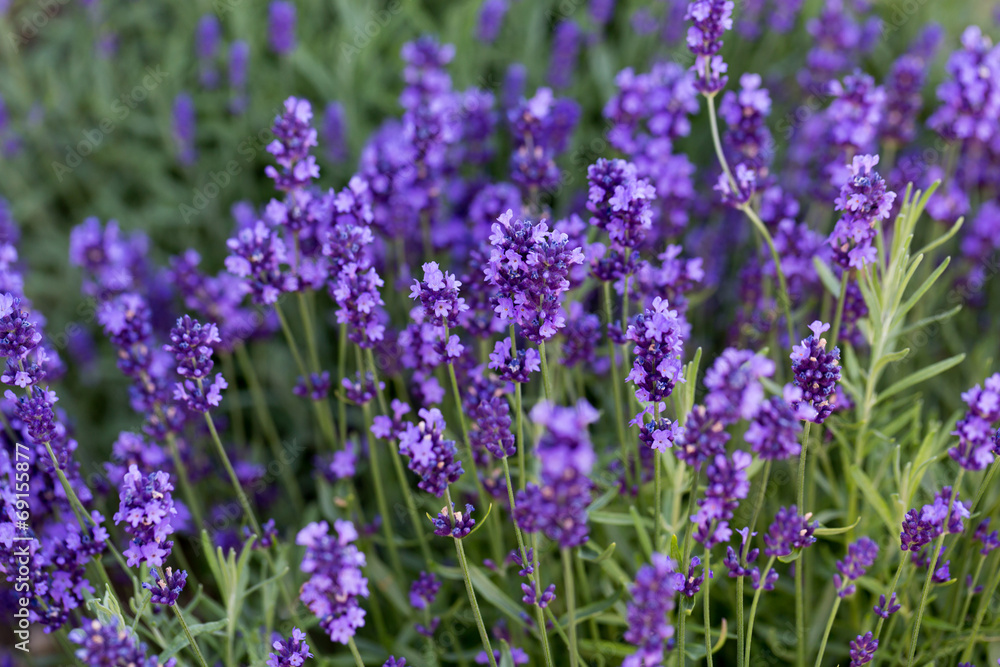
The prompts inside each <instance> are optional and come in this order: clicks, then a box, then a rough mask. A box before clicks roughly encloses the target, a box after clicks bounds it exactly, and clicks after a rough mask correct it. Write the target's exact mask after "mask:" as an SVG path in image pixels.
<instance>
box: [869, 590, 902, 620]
mask: <svg viewBox="0 0 1000 667" xmlns="http://www.w3.org/2000/svg"><path fill="white" fill-rule="evenodd" d="M872 609H874V610H875V613H876V614H878V615H879V616H880V617H882V618H889V617H890V616H892V615H893V614H895V613H896V612H897V611H899V610H900V609H902V605H900V604H897V603H896V594H895V593H893V594H892V595H891V596H890V597H889V601H888V602H886V599H885V595H879V596H878V604H877V605H875V606H874V607H872Z"/></svg>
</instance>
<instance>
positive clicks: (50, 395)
mask: <svg viewBox="0 0 1000 667" xmlns="http://www.w3.org/2000/svg"><path fill="white" fill-rule="evenodd" d="M4 397H5V398H6V399H7V400H9V401H11V402H12V403H13V404H14V414H15V415H16V416H17V418H18V419H20V420H21V423H22V424H24V428H25V430H26V431H27V432H28V435H29V436H30V437H31V440H32V441H33V442H34V443H35V444H36V445H44V444H45V443H46V442H52V440H53V439H54V438H55V436H56V432H57V429H58V428H59V423H58V421H57V420H56V415H55V411H54V409H53V406H54V405H55V404H56V402H57V401H58V400H59V398H58V397H57V396H56V392H54V391H52V390H51V389H42V388H41V387H38V386H34V387H32V388H31V389H30V390H29V392H28V394H27V395H26V396H21V397H18V396H16V395H15V394H14V392H12V391H11V390H9V389H8V390H7V391H5V392H4ZM54 449H55V448H54ZM56 454H57V458H59V457H58V455H59V451H58V450H56Z"/></svg>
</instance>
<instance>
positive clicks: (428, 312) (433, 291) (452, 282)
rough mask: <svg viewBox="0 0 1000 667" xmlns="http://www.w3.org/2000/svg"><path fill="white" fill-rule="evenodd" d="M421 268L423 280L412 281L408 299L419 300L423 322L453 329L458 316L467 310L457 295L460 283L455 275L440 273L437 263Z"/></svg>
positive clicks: (428, 263) (463, 300) (427, 264)
mask: <svg viewBox="0 0 1000 667" xmlns="http://www.w3.org/2000/svg"><path fill="white" fill-rule="evenodd" d="M423 268H424V279H423V280H422V281H420V280H414V281H413V282H414V284H413V286H412V287H410V298H411V299H417V300H419V302H420V307H421V308H422V309H423V317H422V319H423V320H424V321H427V322H431V323H432V324H436V325H438V326H442V327H449V328H454V327H455V326H456V325H457V324H458V318H459V316H460V315H461V314H462V313H464V312H465V311H467V310H468V309H469V307H468V306H467V305H466V304H465V299H463V298H462V297H460V296H459V295H458V288H459V287H461V286H462V283H461V282H460V281H459V280H457V279H456V278H455V274H453V273H448V272H447V271H442V270H441V268H440V267H439V266H438V263H437V262H427V263H426V264H424V267H423Z"/></svg>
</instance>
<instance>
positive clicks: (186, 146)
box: [173, 93, 198, 167]
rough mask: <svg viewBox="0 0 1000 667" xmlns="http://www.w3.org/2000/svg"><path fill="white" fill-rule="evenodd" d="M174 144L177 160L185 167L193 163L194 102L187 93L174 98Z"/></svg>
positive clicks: (194, 156)
mask: <svg viewBox="0 0 1000 667" xmlns="http://www.w3.org/2000/svg"><path fill="white" fill-rule="evenodd" d="M173 128H174V143H175V144H176V148H177V159H178V161H180V163H181V164H182V165H184V166H185V167H187V166H189V165H191V164H193V163H194V161H195V158H196V157H197V155H198V154H197V153H196V152H195V149H194V133H195V109H194V100H192V99H191V96H190V95H188V94H187V93H180V94H179V95H177V97H175V98H174V125H173Z"/></svg>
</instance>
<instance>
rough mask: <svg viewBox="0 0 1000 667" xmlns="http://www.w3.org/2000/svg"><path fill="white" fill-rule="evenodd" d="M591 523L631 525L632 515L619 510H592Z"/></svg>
mask: <svg viewBox="0 0 1000 667" xmlns="http://www.w3.org/2000/svg"><path fill="white" fill-rule="evenodd" d="M588 516H589V517H590V521H591V523H599V524H602V525H605V526H631V525H632V517H630V516H629V515H627V514H621V513H619V512H591V513H590V514H589V515H588Z"/></svg>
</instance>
